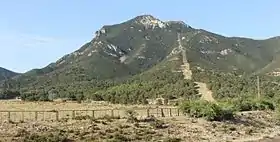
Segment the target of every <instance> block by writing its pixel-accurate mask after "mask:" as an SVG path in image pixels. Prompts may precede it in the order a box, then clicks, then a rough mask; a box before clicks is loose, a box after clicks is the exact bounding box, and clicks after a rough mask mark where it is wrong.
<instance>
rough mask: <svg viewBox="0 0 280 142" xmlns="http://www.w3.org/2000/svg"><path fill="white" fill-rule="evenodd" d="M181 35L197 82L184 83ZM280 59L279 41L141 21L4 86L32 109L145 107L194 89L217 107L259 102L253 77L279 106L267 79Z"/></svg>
mask: <svg viewBox="0 0 280 142" xmlns="http://www.w3.org/2000/svg"><path fill="white" fill-rule="evenodd" d="M178 33H180V36H179V38H180V40H181V42H182V45H183V48H184V50H185V51H186V55H187V60H188V62H189V64H190V66H191V70H192V72H193V80H184V79H183V75H182V73H180V72H178V71H179V70H180V65H182V64H183V63H182V57H181V53H180V52H179V51H180V49H179V48H178V46H179V43H178ZM279 51H280V39H279V37H275V38H270V39H267V40H253V39H248V38H238V37H224V36H221V35H217V34H214V33H211V32H208V31H205V30H201V29H195V28H192V27H190V26H188V25H186V24H185V23H182V22H162V21H160V20H158V19H156V18H154V17H152V16H149V15H143V16H138V17H136V18H134V19H131V20H129V21H126V22H124V23H121V24H116V25H107V26H104V27H102V28H101V29H100V30H99V31H97V32H96V36H95V37H94V38H93V39H92V40H91V41H90V42H88V43H86V44H85V45H84V46H82V47H81V48H80V49H78V50H77V51H76V52H74V53H71V54H69V55H65V56H64V57H62V58H61V59H59V60H58V61H56V62H55V63H52V64H50V65H48V66H47V67H45V68H42V69H34V70H31V71H29V72H27V73H24V74H22V75H20V76H16V77H13V78H12V79H5V80H4V81H2V82H1V84H2V89H3V91H6V90H7V84H9V87H8V89H9V90H12V91H19V92H21V94H22V95H21V96H22V98H23V99H24V100H30V101H34V100H42V101H45V100H52V99H55V98H70V99H72V100H83V99H87V98H90V99H93V100H105V101H110V102H113V103H125V104H126V103H143V104H145V103H147V101H146V99H148V98H156V97H164V98H168V99H177V98H185V99H195V98H198V97H199V95H198V92H197V86H196V84H195V83H194V81H200V82H205V83H207V85H208V87H209V88H210V89H211V90H212V91H213V92H214V98H215V99H222V100H223V99H226V98H235V97H243V96H248V95H249V96H251V95H253V96H254V95H256V93H257V92H256V76H254V75H255V74H259V75H260V76H261V86H260V88H261V95H262V96H265V97H268V98H276V99H275V100H277V98H278V96H279V90H280V87H279V85H278V84H277V82H279V79H278V78H276V77H270V76H266V74H265V73H270V72H272V71H276V70H277V69H278V66H277V62H278V59H279V57H280V56H279V55H280V54H279ZM275 82H276V84H275ZM2 94H5V93H2Z"/></svg>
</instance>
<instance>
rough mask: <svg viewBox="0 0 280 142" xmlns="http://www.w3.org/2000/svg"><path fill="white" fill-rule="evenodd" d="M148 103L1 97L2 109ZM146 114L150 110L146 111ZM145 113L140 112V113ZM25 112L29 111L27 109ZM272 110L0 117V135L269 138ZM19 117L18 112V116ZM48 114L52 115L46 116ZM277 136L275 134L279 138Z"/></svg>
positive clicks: (194, 140) (273, 131) (274, 127)
mask: <svg viewBox="0 0 280 142" xmlns="http://www.w3.org/2000/svg"><path fill="white" fill-rule="evenodd" d="M141 107H147V106H123V105H109V104H97V103H95V104H94V103H82V104H78V103H74V102H69V103H57V102H53V103H51V102H47V103H30V102H28V103H26V102H25V103H23V102H15V101H1V103H0V110H7V109H8V110H42V109H48V110H53V109H57V110H65V109H92V108H96V109H97V108H100V109H106V108H110V109H111V108H134V109H136V108H141ZM143 114H145V115H146V112H143ZM143 114H141V113H140V114H138V116H141V115H143ZM25 115H26V114H25ZM273 115H274V114H273V113H271V112H248V113H242V114H238V116H237V119H236V120H234V121H228V122H209V121H206V120H203V119H194V118H189V117H187V116H182V115H181V116H175V115H174V116H173V117H165V118H156V120H153V119H152V120H150V119H147V116H143V117H137V118H138V120H139V121H138V122H128V120H127V118H111V116H110V115H107V116H105V117H103V118H98V119H97V118H94V119H93V118H88V117H78V118H76V119H67V118H64V119H59V121H53V120H45V121H41V120H38V121H24V122H21V121H19V122H10V123H9V122H8V121H1V125H0V141H6V142H9V141H24V140H27V139H28V140H29V139H33V140H34V139H36V140H38V139H39V140H43V141H46V139H45V138H50V139H51V138H53V139H56V140H57V139H59V138H60V137H61V136H63V138H64V139H65V138H67V139H68V140H69V141H70V140H72V141H98V142H99V141H105V139H106V140H111V141H186V142H203V141H210V142H212V141H213V142H224V141H236V142H242V141H261V142H269V141H272V140H273V138H275V140H276V137H277V136H279V134H280V125H278V124H279V123H278V121H276V120H275V119H273ZM18 117H19V118H20V116H18ZM46 117H50V116H46ZM276 141H277V140H276Z"/></svg>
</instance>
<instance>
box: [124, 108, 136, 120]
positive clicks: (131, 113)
mask: <svg viewBox="0 0 280 142" xmlns="http://www.w3.org/2000/svg"><path fill="white" fill-rule="evenodd" d="M125 114H126V116H127V121H128V122H130V123H134V122H138V119H137V115H138V114H137V113H136V112H135V111H134V110H131V109H129V110H126V111H125Z"/></svg>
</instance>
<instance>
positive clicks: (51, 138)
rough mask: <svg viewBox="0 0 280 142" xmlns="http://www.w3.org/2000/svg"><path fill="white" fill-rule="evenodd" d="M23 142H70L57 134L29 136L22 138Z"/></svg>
mask: <svg viewBox="0 0 280 142" xmlns="http://www.w3.org/2000/svg"><path fill="white" fill-rule="evenodd" d="M23 141H24V142H68V141H71V140H69V139H67V138H66V137H65V136H61V135H59V134H52V133H50V134H47V135H38V134H31V135H28V136H25V137H24V140H23Z"/></svg>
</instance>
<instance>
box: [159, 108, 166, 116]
mask: <svg viewBox="0 0 280 142" xmlns="http://www.w3.org/2000/svg"><path fill="white" fill-rule="evenodd" d="M160 111H161V117H165V116H164V112H163V108H161V109H160Z"/></svg>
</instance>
